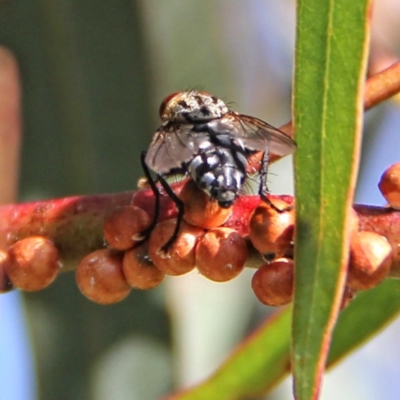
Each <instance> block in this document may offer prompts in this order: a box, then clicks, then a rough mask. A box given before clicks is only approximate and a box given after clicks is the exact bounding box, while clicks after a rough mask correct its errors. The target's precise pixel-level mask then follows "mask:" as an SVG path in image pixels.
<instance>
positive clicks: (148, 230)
mask: <svg viewBox="0 0 400 400" xmlns="http://www.w3.org/2000/svg"><path fill="white" fill-rule="evenodd" d="M145 157H146V152H145V151H143V152H142V153H141V155H140V162H141V164H142V168H143V172H144V174H145V176H146V179H147V181H148V183H149V185H150V188H151V190H152V191H153V194H154V216H153V220H152V221H151V224H150V226H149V227H148V228H146V229H145V230H144V231H142V232H141V233H140V237H141V238H143V240H146V239H148V237H149V236H150V234H151V232H152V231H153V230H154V228H155V226H156V225H157V221H158V217H159V215H160V196H161V195H160V192H159V190H158V188H157V186H156V183H155V181H154V179H153V177H152V176H151V174H150V170H149V167H148V166H147V164H146V162H145ZM157 180H158V181H159V182H160V183H161V186H162V187H163V189H164V190H165V192H166V193H167V195H168V196H169V197H170V199H171V200H172V201H173V202H174V203H175V206H176V208H177V209H178V217H177V221H176V227H175V230H174V232H173V233H172V236H171V237H170V238H169V240H168V242H167V243H165V244H164V246H162V247H161V249H160V250H161V252H163V253H165V254H166V253H168V250H169V248H170V247H171V246H172V245H173V244H174V242H175V240H176V238H177V237H178V233H179V229H180V227H181V224H182V220H183V214H184V212H185V209H184V204H183V202H182V200H181V199H180V198H179V197H178V196H177V195H176V194H175V193H174V191H173V190H172V189H171V187H170V186H169V184H168V182H167V181H166V180H165V179H164V178H163V177H162V176H161V175H158V174H157Z"/></svg>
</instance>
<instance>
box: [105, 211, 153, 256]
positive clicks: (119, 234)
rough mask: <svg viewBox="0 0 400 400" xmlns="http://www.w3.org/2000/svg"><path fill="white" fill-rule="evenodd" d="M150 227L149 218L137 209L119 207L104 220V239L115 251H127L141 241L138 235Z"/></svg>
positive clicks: (144, 212)
mask: <svg viewBox="0 0 400 400" xmlns="http://www.w3.org/2000/svg"><path fill="white" fill-rule="evenodd" d="M149 226H150V217H149V215H148V214H147V213H146V211H143V210H142V209H141V208H139V207H134V206H130V205H129V206H121V207H117V208H116V209H115V210H113V211H112V212H111V213H110V214H109V215H107V216H106V218H105V220H104V227H103V230H104V238H105V239H106V241H107V243H108V244H109V246H110V247H112V248H113V249H116V250H128V249H130V248H131V247H133V246H134V245H135V244H136V243H137V241H139V240H142V239H143V238H142V237H140V233H141V232H142V231H144V230H145V229H146V228H148V227H149Z"/></svg>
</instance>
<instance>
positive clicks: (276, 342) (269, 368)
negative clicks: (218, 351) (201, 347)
mask: <svg viewBox="0 0 400 400" xmlns="http://www.w3.org/2000/svg"><path fill="white" fill-rule="evenodd" d="M290 322H291V313H290V312H289V310H288V309H285V310H282V311H280V312H278V313H276V314H275V315H274V316H272V318H270V319H268V320H267V321H266V323H265V324H264V325H263V326H262V328H261V329H258V330H257V331H256V332H255V333H254V334H253V335H251V336H250V337H249V338H248V339H247V340H246V341H245V342H243V343H242V344H241V345H240V346H239V347H238V348H237V349H236V351H235V352H234V353H233V354H232V355H231V357H230V358H229V360H228V361H227V362H226V363H224V365H222V366H221V367H220V368H219V369H218V371H217V372H216V373H215V374H214V375H213V376H211V377H210V379H208V380H207V381H205V382H204V383H202V384H200V385H199V386H197V387H194V388H191V389H189V390H188V391H185V392H182V393H178V394H176V395H174V396H171V397H169V399H181V400H214V399H216V400H217V399H218V400H228V399H242V398H244V397H245V396H247V395H249V394H258V395H259V394H260V393H262V392H263V391H264V390H265V389H266V388H268V387H272V386H273V385H274V384H276V382H278V381H279V380H280V379H281V378H282V377H284V376H285V375H286V374H287V373H288V371H289V369H290Z"/></svg>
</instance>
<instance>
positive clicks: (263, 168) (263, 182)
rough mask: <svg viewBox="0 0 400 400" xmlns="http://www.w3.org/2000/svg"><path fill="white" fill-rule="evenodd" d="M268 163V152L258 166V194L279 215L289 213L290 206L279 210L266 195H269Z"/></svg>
mask: <svg viewBox="0 0 400 400" xmlns="http://www.w3.org/2000/svg"><path fill="white" fill-rule="evenodd" d="M268 161H269V154H268V151H265V152H264V154H263V157H262V159H261V165H260V186H259V188H258V194H259V196H260V198H261V200H262V201H264V202H265V203H267V204H268V205H269V206H270V207H272V208H273V209H274V210H275V211H277V212H279V213H283V212H286V211H289V210H291V209H292V206H289V205H288V206H287V207H284V208H279V207H277V206H276V205H275V204H274V203H273V202H272V201H271V200H270V199H269V198H268V197H267V194H268V193H269V191H268V187H267V175H268Z"/></svg>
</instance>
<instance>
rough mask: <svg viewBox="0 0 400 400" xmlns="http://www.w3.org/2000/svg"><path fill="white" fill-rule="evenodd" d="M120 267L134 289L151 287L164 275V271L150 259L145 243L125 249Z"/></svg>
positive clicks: (160, 280) (159, 281) (156, 284)
mask: <svg viewBox="0 0 400 400" xmlns="http://www.w3.org/2000/svg"><path fill="white" fill-rule="evenodd" d="M122 268H123V271H124V275H125V278H126V280H127V281H128V283H129V284H130V285H131V286H132V287H133V288H135V289H142V290H147V289H153V288H155V287H156V286H158V285H159V284H160V283H161V282H162V281H163V279H164V276H165V273H164V272H162V271H160V270H159V269H158V268H157V267H156V266H155V265H154V264H153V262H152V261H151V259H150V257H149V254H148V247H147V243H145V244H143V245H141V246H138V247H135V248H134V249H131V250H129V251H127V252H126V253H125V255H124V259H123V261H122Z"/></svg>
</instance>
